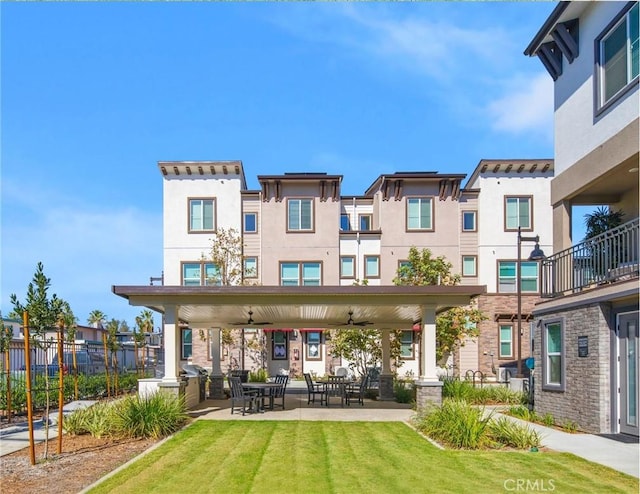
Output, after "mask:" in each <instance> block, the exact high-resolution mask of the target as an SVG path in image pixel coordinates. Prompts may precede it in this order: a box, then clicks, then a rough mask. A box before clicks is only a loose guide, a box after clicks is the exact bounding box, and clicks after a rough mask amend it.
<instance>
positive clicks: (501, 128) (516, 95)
mask: <svg viewBox="0 0 640 494" xmlns="http://www.w3.org/2000/svg"><path fill="white" fill-rule="evenodd" d="M486 113H487V115H488V119H489V121H490V123H491V128H492V129H493V130H494V131H498V132H505V133H509V134H515V135H519V134H524V133H529V132H532V133H535V134H539V135H541V136H544V137H546V138H548V139H552V137H553V80H552V79H551V77H549V75H548V74H547V73H546V72H545V73H540V74H538V75H536V76H534V77H531V78H528V79H527V78H524V77H523V76H516V77H514V78H513V79H511V80H509V81H507V82H506V83H505V88H504V91H503V92H502V96H500V97H499V98H497V99H495V100H493V101H491V102H490V103H489V104H488V105H487V106H486Z"/></svg>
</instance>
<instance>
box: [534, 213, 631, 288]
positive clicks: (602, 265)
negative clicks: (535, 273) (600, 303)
mask: <svg viewBox="0 0 640 494" xmlns="http://www.w3.org/2000/svg"><path fill="white" fill-rule="evenodd" d="M540 277H541V286H542V297H545V298H554V297H560V296H563V295H568V294H570V293H575V292H578V291H581V290H584V289H587V288H590V287H593V286H597V285H601V284H603V283H612V282H615V281H619V280H624V279H629V278H637V277H638V218H636V219H634V220H631V221H629V222H627V223H625V224H624V225H620V226H619V227H616V228H613V229H611V230H609V231H606V232H604V233H601V234H600V235H598V236H596V237H593V238H591V239H589V240H587V241H585V242H582V243H579V244H576V245H574V246H573V247H570V248H568V249H565V250H563V251H560V252H557V253H555V254H553V255H552V256H549V257H547V258H546V259H545V260H544V261H542V263H541V273H540Z"/></svg>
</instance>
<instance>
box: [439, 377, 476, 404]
mask: <svg viewBox="0 0 640 494" xmlns="http://www.w3.org/2000/svg"><path fill="white" fill-rule="evenodd" d="M473 393H474V387H473V384H471V383H469V382H467V381H461V380H459V379H445V380H444V381H443V383H442V397H443V398H453V399H456V400H467V401H471V399H472V397H473Z"/></svg>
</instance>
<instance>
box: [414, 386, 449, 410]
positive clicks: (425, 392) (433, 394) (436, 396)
mask: <svg viewBox="0 0 640 494" xmlns="http://www.w3.org/2000/svg"><path fill="white" fill-rule="evenodd" d="M442 384H443V383H442V381H437V382H422V381H416V383H415V385H416V409H417V410H418V411H421V410H426V409H428V408H429V407H430V406H434V405H435V406H440V405H442Z"/></svg>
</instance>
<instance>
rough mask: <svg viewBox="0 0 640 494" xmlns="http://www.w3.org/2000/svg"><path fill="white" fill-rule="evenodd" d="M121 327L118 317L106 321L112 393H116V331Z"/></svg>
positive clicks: (117, 348)
mask: <svg viewBox="0 0 640 494" xmlns="http://www.w3.org/2000/svg"><path fill="white" fill-rule="evenodd" d="M121 327H122V322H121V321H119V320H118V319H111V320H110V321H109V322H108V323H107V350H108V352H109V353H110V356H111V367H112V370H113V389H114V394H115V395H117V394H118V350H119V349H120V342H119V341H118V333H119V332H120V330H121Z"/></svg>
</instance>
